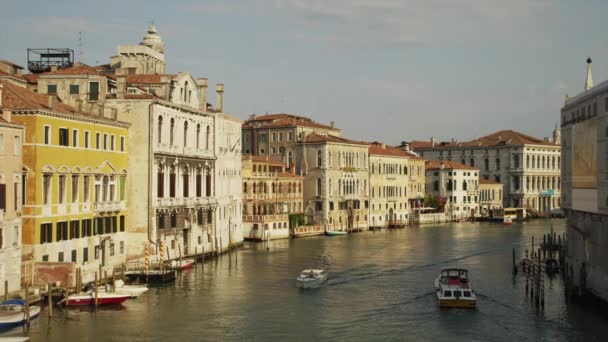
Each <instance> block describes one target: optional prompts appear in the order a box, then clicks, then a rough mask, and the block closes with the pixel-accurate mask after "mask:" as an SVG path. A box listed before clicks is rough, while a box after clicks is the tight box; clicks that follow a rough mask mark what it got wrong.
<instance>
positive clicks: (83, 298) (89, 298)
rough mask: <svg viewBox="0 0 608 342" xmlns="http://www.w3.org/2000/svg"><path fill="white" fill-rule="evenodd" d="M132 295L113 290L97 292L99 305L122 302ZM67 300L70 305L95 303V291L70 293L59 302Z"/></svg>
mask: <svg viewBox="0 0 608 342" xmlns="http://www.w3.org/2000/svg"><path fill="white" fill-rule="evenodd" d="M130 297H131V295H130V294H128V293H122V292H111V293H106V292H105V291H104V292H102V291H99V293H98V294H97V301H98V305H108V304H122V303H123V302H124V301H125V300H127V299H129V298H130ZM64 302H67V305H68V306H76V305H79V306H80V305H95V292H94V291H91V292H89V293H85V294H74V295H70V296H68V297H67V298H64V299H63V300H61V301H60V302H59V304H62V303H64Z"/></svg>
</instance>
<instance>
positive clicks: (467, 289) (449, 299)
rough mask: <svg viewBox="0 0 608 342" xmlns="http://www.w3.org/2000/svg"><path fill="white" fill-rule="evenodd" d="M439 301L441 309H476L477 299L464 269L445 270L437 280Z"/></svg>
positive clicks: (467, 273) (436, 286)
mask: <svg viewBox="0 0 608 342" xmlns="http://www.w3.org/2000/svg"><path fill="white" fill-rule="evenodd" d="M435 289H436V290H437V300H438V301H439V307H441V308H470V309H472V308H475V304H476V302H477V297H476V296H475V292H473V289H472V288H471V284H470V283H469V271H468V270H466V269H464V268H452V267H450V268H444V269H442V270H441V272H440V273H439V276H438V277H437V279H435Z"/></svg>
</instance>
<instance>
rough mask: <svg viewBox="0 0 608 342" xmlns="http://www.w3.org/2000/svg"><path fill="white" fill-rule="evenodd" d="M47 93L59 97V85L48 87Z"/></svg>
mask: <svg viewBox="0 0 608 342" xmlns="http://www.w3.org/2000/svg"><path fill="white" fill-rule="evenodd" d="M46 92H47V94H51V95H57V85H56V84H49V85H47V86H46Z"/></svg>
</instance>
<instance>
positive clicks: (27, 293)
mask: <svg viewBox="0 0 608 342" xmlns="http://www.w3.org/2000/svg"><path fill="white" fill-rule="evenodd" d="M25 323H26V324H27V327H28V328H29V327H30V288H29V286H27V285H25Z"/></svg>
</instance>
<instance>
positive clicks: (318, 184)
mask: <svg viewBox="0 0 608 342" xmlns="http://www.w3.org/2000/svg"><path fill="white" fill-rule="evenodd" d="M317 196H321V178H317Z"/></svg>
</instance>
